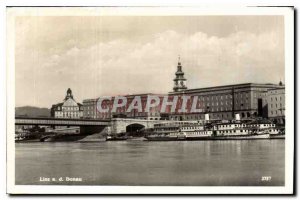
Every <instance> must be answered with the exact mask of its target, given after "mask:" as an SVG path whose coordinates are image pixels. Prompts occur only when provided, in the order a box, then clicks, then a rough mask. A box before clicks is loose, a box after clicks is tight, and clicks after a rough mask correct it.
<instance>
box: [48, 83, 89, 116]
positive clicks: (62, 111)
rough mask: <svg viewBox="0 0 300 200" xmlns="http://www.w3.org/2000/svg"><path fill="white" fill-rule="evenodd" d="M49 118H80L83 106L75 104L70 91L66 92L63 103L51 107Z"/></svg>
mask: <svg viewBox="0 0 300 200" xmlns="http://www.w3.org/2000/svg"><path fill="white" fill-rule="evenodd" d="M51 117H55V118H82V117H83V106H82V104H80V103H77V102H76V101H75V99H74V97H73V94H72V90H71V89H70V88H69V89H68V90H67V94H66V97H65V98H64V101H63V102H61V103H58V104H54V105H52V107H51Z"/></svg>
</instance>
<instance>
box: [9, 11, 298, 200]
mask: <svg viewBox="0 0 300 200" xmlns="http://www.w3.org/2000/svg"><path fill="white" fill-rule="evenodd" d="M6 10H7V113H8V114H7V169H8V171H7V192H8V193H10V194H292V193H293V185H294V184H293V176H294V167H293V163H294V160H293V158H294V44H293V43H294V27H293V26H294V19H293V16H294V10H293V8H291V7H278V8H276V7H273V8H270V7H238V8H205V7H202V8H200V7H7V9H6Z"/></svg>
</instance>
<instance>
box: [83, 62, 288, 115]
mask: <svg viewBox="0 0 300 200" xmlns="http://www.w3.org/2000/svg"><path fill="white" fill-rule="evenodd" d="M173 81H174V87H173V91H172V92H170V93H168V94H166V95H160V97H162V96H168V97H169V98H170V99H171V100H172V98H175V96H179V100H178V104H180V103H181V102H182V99H181V98H180V96H183V95H184V96H189V97H190V99H189V100H188V101H187V110H191V109H190V107H191V105H192V100H193V99H194V98H195V97H196V98H197V99H198V101H197V108H198V109H197V112H184V113H183V112H180V110H179V109H177V108H178V107H176V109H175V110H174V111H172V112H171V109H167V110H166V112H164V113H161V112H160V108H161V104H160V105H159V106H157V107H156V108H154V109H153V110H151V111H150V112H148V113H146V112H137V111H136V110H133V111H131V112H126V109H127V108H128V104H130V103H131V101H132V99H133V98H134V97H135V96H140V97H141V101H142V104H143V106H144V104H145V103H146V100H147V96H148V95H151V94H136V95H127V96H125V97H126V98H127V99H128V101H127V104H126V106H125V107H123V108H120V109H117V110H116V111H115V112H106V113H105V112H104V113H103V112H99V111H98V110H97V102H98V98H97V99H87V100H84V101H83V108H84V112H83V116H84V117H86V118H98V119H110V118H113V117H128V118H139V119H150V120H158V119H170V120H202V119H204V117H205V114H208V115H209V117H210V119H225V120H230V119H233V118H234V116H235V114H239V115H240V118H241V119H249V118H257V117H262V118H268V117H270V118H282V117H283V118H284V85H283V84H282V83H281V82H280V84H257V83H242V84H233V85H225V86H215V87H206V88H197V89H188V88H187V86H186V81H187V80H186V78H185V77H184V72H183V67H182V65H181V62H180V61H178V65H177V71H176V73H175V78H174V79H173ZM115 98H117V96H116V97H112V98H111V99H110V100H105V101H103V102H102V103H103V106H104V107H105V106H108V107H110V108H111V107H112V104H113V100H114V99H115ZM276 99H278V102H277V104H275V103H274V101H276ZM279 101H280V102H279ZM178 104H177V105H178ZM276 106H277V107H276ZM277 108H278V109H281V110H274V109H277Z"/></svg>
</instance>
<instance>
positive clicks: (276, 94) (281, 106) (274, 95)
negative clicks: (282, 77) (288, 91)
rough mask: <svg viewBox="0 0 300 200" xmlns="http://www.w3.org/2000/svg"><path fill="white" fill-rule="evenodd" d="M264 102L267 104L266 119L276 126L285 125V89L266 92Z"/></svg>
mask: <svg viewBox="0 0 300 200" xmlns="http://www.w3.org/2000/svg"><path fill="white" fill-rule="evenodd" d="M265 100H266V101H267V104H268V107H267V108H268V110H267V112H268V118H269V119H271V120H272V121H274V122H275V123H278V124H285V88H276V89H271V90H268V92H267V95H266V98H265Z"/></svg>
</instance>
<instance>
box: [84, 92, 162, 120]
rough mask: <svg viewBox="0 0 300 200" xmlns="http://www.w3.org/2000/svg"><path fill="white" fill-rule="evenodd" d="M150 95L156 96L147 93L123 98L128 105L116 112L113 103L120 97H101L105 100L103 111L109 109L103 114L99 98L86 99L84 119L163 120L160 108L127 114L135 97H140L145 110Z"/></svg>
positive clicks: (103, 101) (102, 104)
mask: <svg viewBox="0 0 300 200" xmlns="http://www.w3.org/2000/svg"><path fill="white" fill-rule="evenodd" d="M148 95H154V94H151V93H147V94H135V95H124V96H122V97H125V98H126V99H127V102H126V104H125V105H124V106H122V107H118V108H117V109H116V110H115V111H114V110H113V103H114V101H115V99H116V98H118V97H119V96H112V97H107V98H103V97H99V98H103V100H101V107H102V108H103V109H107V110H108V111H107V112H101V111H100V110H99V108H97V106H100V105H98V102H99V101H98V100H99V98H96V99H86V100H83V116H84V118H91V119H111V118H116V117H121V118H135V119H148V120H159V119H160V118H161V116H160V106H157V107H153V108H151V109H150V110H149V112H146V111H145V110H144V109H143V111H142V112H140V111H138V109H131V110H130V112H127V110H128V107H129V106H130V105H131V104H132V101H133V99H134V98H135V97H140V99H141V105H142V107H143V108H145V106H146V103H147V98H148ZM155 96H159V97H160V98H162V95H155ZM119 101H121V100H119ZM118 103H121V102H118Z"/></svg>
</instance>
